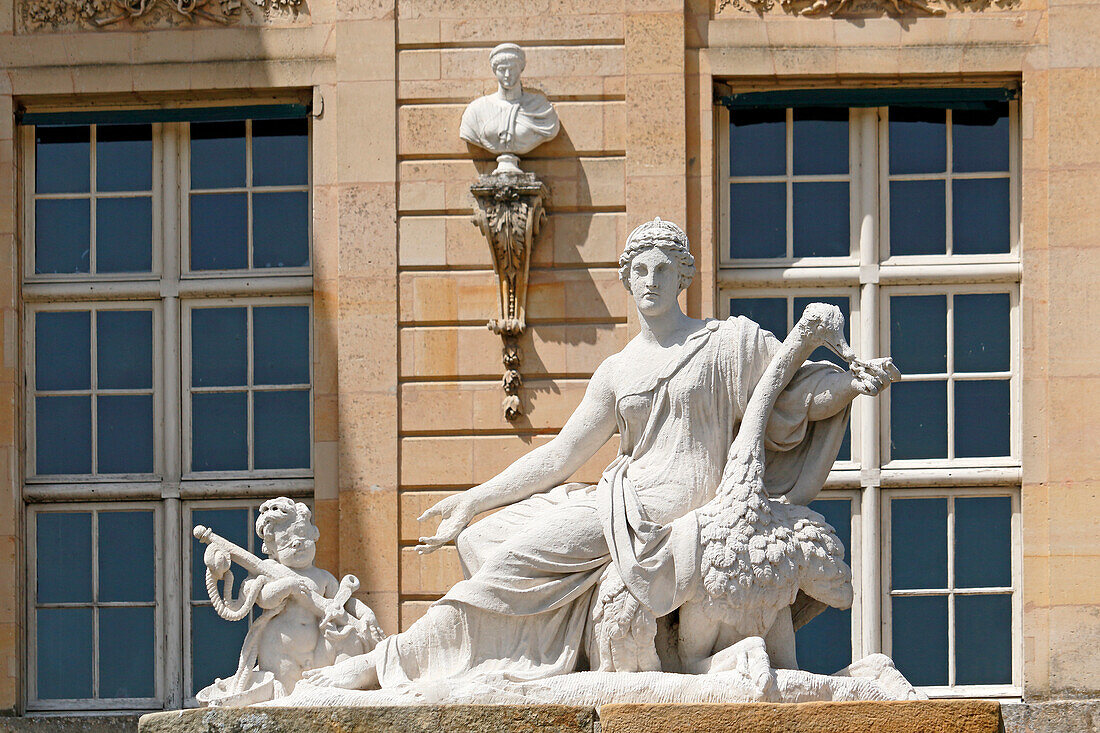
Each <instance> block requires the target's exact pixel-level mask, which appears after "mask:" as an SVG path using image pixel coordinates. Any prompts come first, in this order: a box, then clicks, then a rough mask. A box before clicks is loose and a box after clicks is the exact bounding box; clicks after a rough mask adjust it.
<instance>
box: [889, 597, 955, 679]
mask: <svg viewBox="0 0 1100 733" xmlns="http://www.w3.org/2000/svg"><path fill="white" fill-rule="evenodd" d="M891 601H892V603H893V606H892V608H893V618H892V619H891V621H890V626H891V638H892V640H893V649H892V650H891V652H890V657H891V658H892V659H893V660H894V664H895V665H896V666H897V668H898V670H899V671H900V672H901V673H902V674H903V675H905V679H907V680H909V682H910V683H911V684H913V685H916V686H918V687H922V686H926V685H946V684H947V596H906V597H894V598H892V599H891Z"/></svg>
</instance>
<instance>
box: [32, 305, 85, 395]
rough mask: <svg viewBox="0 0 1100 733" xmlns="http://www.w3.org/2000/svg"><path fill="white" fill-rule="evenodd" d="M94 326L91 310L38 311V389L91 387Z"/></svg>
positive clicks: (35, 349)
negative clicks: (92, 334)
mask: <svg viewBox="0 0 1100 733" xmlns="http://www.w3.org/2000/svg"><path fill="white" fill-rule="evenodd" d="M91 329H92V316H91V313H90V312H89V311H54V312H50V313H47V312H42V311H39V312H38V313H36V314H35V316H34V386H35V389H37V390H39V391H47V390H58V389H90V388H91V386H92V336H91V333H92V330H91Z"/></svg>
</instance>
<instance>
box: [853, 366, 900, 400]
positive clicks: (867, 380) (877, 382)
mask: <svg viewBox="0 0 1100 733" xmlns="http://www.w3.org/2000/svg"><path fill="white" fill-rule="evenodd" d="M851 371H852V388H853V389H854V390H855V391H856V392H859V393H860V394H865V395H870V396H871V397H875V396H876V395H878V394H879V393H880V392H882V390H884V389H886V388H887V387H889V386H890V384H891V383H892V382H896V381H898V380H899V379H901V372H900V371H898V368H897V367H896V366H894V360H893V359H891V358H890V357H888V356H886V357H882V358H881V359H869V360H867V361H855V362H853V363H852V370H851Z"/></svg>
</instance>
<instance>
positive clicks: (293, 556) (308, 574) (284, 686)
mask: <svg viewBox="0 0 1100 733" xmlns="http://www.w3.org/2000/svg"><path fill="white" fill-rule="evenodd" d="M194 534H195V537H197V538H198V539H199V540H200V541H201V542H204V543H207V544H208V545H209V546H208V547H207V550H206V554H205V556H204V557H203V560H204V562H205V563H206V590H207V593H208V595H209V596H210V600H211V602H212V603H213V604H214V609H215V610H216V611H217V612H218V615H219V616H221V617H222V618H224V619H226V620H229V621H237V620H241V619H244V618H245V617H246V616H248V614H249V612H250V611H251V609H252V607H253V605H259V607H260V608H261V609H263V614H261V615H260V617H259V618H258V619H256V621H254V622H253V624H252V627H251V628H250V629H249V631H248V634H247V635H246V636H245V640H244V645H243V647H242V649H241V655H240V661H239V664H238V666H237V671H236V673H235V674H234V675H233V676H232V677H230V678H228V679H225V680H220V679H219V680H216V681H215V682H214V684H212V685H210V686H208V687H206V688H205V689H203V690H201V691H200V692H199V693H198V695H196V697H197V699H198V700H199V701H200V702H203V703H207V704H211V705H247V704H251V703H254V702H260V701H262V700H269V699H273V698H278V697H282V696H284V695H287V694H290V692H292V691H293V689H294V686H295V685H296V684H297V682H298V680H299V679H301V677H302V672H303V671H305V670H308V669H313V668H315V667H321V666H326V665H330V664H334V663H336V662H339V661H341V660H343V659H346V658H347V657H351V656H356V655H358V654H363V653H365V652H368V651H370V650H371V649H373V648H374V647H375V645H377V643H378V642H379V641H381V640H382V639H383V638H384V636H385V635H384V634H383V633H382V630H381V629H380V628H379V626H378V622H377V620H376V618H375V615H374V612H373V611H371V609H370V608H368V607H367V606H366V605H365V604H363V603H361V602H360V601H358V600H356V599H354V598H352V597H351V594H352V593H353V592H355V590H356V589H357V588H358V587H359V581H358V579H357V578H356V577H355V576H354V575H346V576H344V579H343V580H342V581H339V582H337V580H336V578H335V577H334V576H333V575H332V573H330V572H328V571H327V570H324V569H322V568H318V567H316V566H314V564H313V560H314V557H315V556H316V553H317V539H318V538H319V537H320V531H319V530H318V529H317V526H316V525H314V524H313V516H312V513H311V512H310V510H309V507H307V506H306V505H305V504H303V503H301V502H295V501H294V500H293V499H288V498H286V497H279V498H277V499H271V500H269V501H265V502H264V503H263V504H261V505H260V510H259V514H258V516H257V518H256V534H257V535H258V536H259V537H260V539H261V540H263V551H264V552H265V553H266V554H267V555H268V559H266V560H261V559H259V558H258V557H256V556H255V555H252V554H251V553H249V552H248V551H247V550H244V549H242V548H240V547H238V546H236V545H234V544H233V543H231V542H229V541H228V540H225V539H223V538H222V537H219V536H218V535H216V534H214V533H213V532H212V531H210V530H209V529H207V528H205V527H202V526H201V525H200V526H198V527H195V532H194ZM233 562H236V563H238V564H239V565H241V566H242V567H244V568H245V570H247V571H248V573H249V575H248V577H247V578H246V579H245V580H244V581H243V582H242V583H241V586H240V594H239V596H238V598H237V599H233V598H232V593H233V575H232V573H231V572H230V570H229V569H230V566H231V564H232V563H233ZM219 581H222V582H223V588H222V590H220V591H219V589H218V582H219Z"/></svg>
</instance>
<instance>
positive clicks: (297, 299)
mask: <svg viewBox="0 0 1100 733" xmlns="http://www.w3.org/2000/svg"><path fill="white" fill-rule="evenodd" d="M182 305H183V310H182V314H183V319H182V329H183V333H182V339H181V344H182V350H181V362H182V369H183V390H184V392H185V393H186V394H185V395H184V400H183V405H182V410H183V428H184V429H183V479H184V480H188V479H205V480H212V479H232V478H244V477H249V476H262V477H265V478H281V477H286V478H304V477H309V476H312V475H313V465H314V455H313V452H314V451H313V441H312V440H311V441H310V446H309V447H310V451H309V455H310V460H309V467H307V468H283V469H263V470H256V469H253V468H249V469H247V470H243V471H194V470H193V469H192V468H191V450H192V446H191V434H192V433H191V396H192V395H194V394H196V393H210V392H244V393H245V394H247V395H248V421H247V424H246V430H247V431H248V435H247V436H246V437H245V439H246V441H247V444H248V463H249V466H252V465H253V463H254V459H255V456H254V452H255V451H254V446H253V434H254V432H255V431H254V429H253V426H254V419H253V414H252V413H253V397H252V395H254V394H255V393H256V392H269V391H308V392H309V395H310V400H309V408H310V409H309V428H310V430H309V432H310V435H311V436H312V435H313V387H312V385H313V301H312V298H310V297H308V296H283V297H280V298H278V300H275V299H272V298H269V297H264V296H255V297H239V298H206V299H203V300H191V301H187V302H185V303H183V304H182ZM263 306H305V307H306V308H307V309H308V311H309V316H310V317H309V323H310V329H309V377H310V378H309V384H285V385H260V386H258V387H257V386H256V385H255V384H253V376H252V375H253V369H254V367H255V365H254V363H253V361H254V360H253V356H252V354H253V350H252V345H253V333H254V331H253V327H252V309H253V307H263ZM219 307H221V308H234V307H246V308H247V309H248V310H247V313H248V315H247V326H246V331H245V333H246V343H245V349H246V350H247V364H248V375H247V382H248V384H247V385H243V386H232V387H199V388H196V387H193V386H192V385H191V357H192V354H191V313H192V312H193V311H194V310H196V309H201V308H219Z"/></svg>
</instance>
